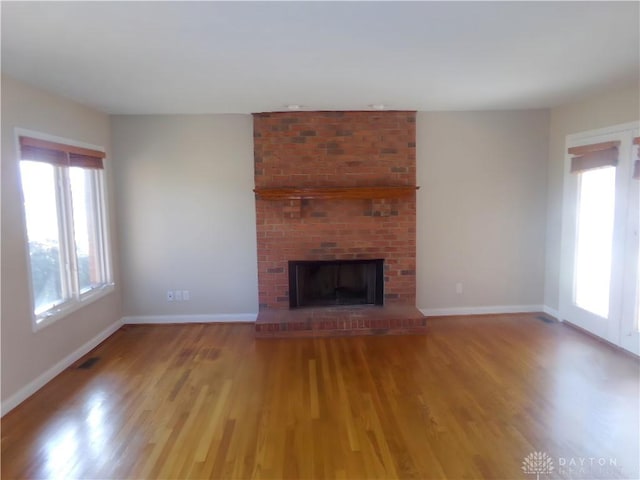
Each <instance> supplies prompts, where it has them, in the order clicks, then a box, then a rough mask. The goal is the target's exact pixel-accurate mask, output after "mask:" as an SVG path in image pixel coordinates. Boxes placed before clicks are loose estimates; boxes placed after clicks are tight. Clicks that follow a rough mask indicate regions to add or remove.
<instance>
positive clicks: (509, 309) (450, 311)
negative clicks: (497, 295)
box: [418, 305, 545, 317]
mask: <svg viewBox="0 0 640 480" xmlns="http://www.w3.org/2000/svg"><path fill="white" fill-rule="evenodd" d="M544 308H545V307H544V305H491V306H486V307H453V308H418V310H420V311H421V312H422V314H423V315H424V316H426V317H436V316H450V315H488V314H498V313H530V312H543V311H544Z"/></svg>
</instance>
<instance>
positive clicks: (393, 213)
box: [253, 112, 423, 334]
mask: <svg viewBox="0 0 640 480" xmlns="http://www.w3.org/2000/svg"><path fill="white" fill-rule="evenodd" d="M253 119H254V149H255V156H254V157H255V186H256V191H257V192H258V191H264V190H265V189H267V190H271V191H273V189H278V188H279V189H283V188H303V189H304V188H308V189H314V191H315V190H317V189H326V188H328V187H333V188H339V189H343V188H346V189H352V190H349V192H353V191H358V188H360V189H363V188H364V187H379V189H380V188H382V187H415V182H416V163H415V112H283V113H259V114H254V116H253ZM378 191H379V190H376V192H378ZM404 191H405V192H409V193H406V194H405V193H403V194H401V195H389V196H388V198H387V197H385V195H384V194H383V195H382V196H378V198H374V197H373V196H372V197H371V198H357V197H358V196H357V195H355V196H353V195H345V196H344V197H341V196H340V194H338V195H337V196H335V197H332V198H318V197H315V198H304V194H301V195H299V196H297V197H296V196H291V197H290V198H281V199H273V198H268V197H267V196H266V195H262V196H261V195H257V196H256V223H257V243H258V285H259V302H260V313H259V316H258V322H257V324H256V329H257V331H258V332H259V333H264V331H263V330H260V329H262V328H263V327H262V326H264V325H271V324H274V322H271V323H269V322H270V319H273V318H278V319H280V320H279V322H275V323H279V325H298V326H300V322H301V321H300V320H299V319H300V318H304V319H305V320H304V321H305V322H307V320H308V321H309V322H312V323H313V322H316V321H318V322H326V321H329V318H328V317H331V319H333V320H335V321H336V325H338V322H342V323H340V325H345V324H346V323H345V322H347V321H349V322H350V324H353V322H352V320H353V318H354V317H353V315H355V314H356V313H354V312H356V311H357V315H358V316H359V315H360V314H361V313H362V312H367V315H369V316H370V318H372V319H373V318H374V317H375V318H376V319H378V320H381V318H382V317H384V316H385V315H387V314H388V313H389V312H390V311H391V310H389V309H386V310H385V309H383V308H381V307H373V306H372V307H366V308H363V307H350V308H345V307H340V308H328V309H327V308H324V309H321V310H323V312H322V313H317V312H316V310H317V309H315V308H314V309H311V310H313V312H312V311H311V310H310V309H303V310H305V311H307V313H298V311H297V310H292V311H289V283H288V270H287V268H288V261H289V260H348V259H373V258H384V260H385V267H384V292H385V294H384V302H385V305H386V306H387V307H391V306H402V307H410V310H405V313H406V314H407V315H408V317H407V320H408V319H409V318H411V319H414V318H415V313H416V312H417V310H416V309H415V291H416V285H415V251H416V244H415V236H416V200H415V189H413V190H412V189H411V188H405V190H404ZM315 193H317V192H315ZM376 195H377V193H376ZM376 308H377V309H378V310H376ZM303 310H300V311H301V312H302V311H303ZM282 311H286V312H288V313H287V314H285V313H283V312H282ZM418 313H419V312H418ZM397 314H398V311H394V312H393V313H392V314H391V316H390V317H387V318H386V322H387V323H388V324H389V325H391V323H389V322H391V321H392V320H394V318H395V320H401V318H399V317H397ZM284 315H289V316H290V317H291V318H290V321H289V320H287V321H282V318H284V317H283V316H284ZM392 317H393V318H392ZM309 319H310V320H309ZM359 320H360V317H358V322H359ZM395 320H394V322H395V323H393V325H395V327H380V328H404V327H398V325H397V321H395ZM324 325H327V324H326V323H325V324H324ZM331 325H333V324H331ZM358 325H359V323H358ZM414 327H423V325H411V328H414ZM272 328H275V327H272ZM368 328H369V329H371V328H373V327H368ZM375 328H376V329H377V327H375ZM303 330H305V329H303ZM306 330H307V331H311V332H314V334H316V333H317V331H319V330H321V329H320V328H309V329H306ZM337 330H339V331H340V333H341V334H347V333H348V330H349V329H346V328H338V329H337ZM356 330H359V331H360V332H361V333H365V329H364V328H360V327H358V329H356ZM279 331H281V332H282V331H287V332H290V331H292V330H291V329H290V328H289V327H288V326H287V327H285V330H282V329H280V330H279Z"/></svg>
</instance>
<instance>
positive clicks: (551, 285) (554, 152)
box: [544, 85, 640, 310]
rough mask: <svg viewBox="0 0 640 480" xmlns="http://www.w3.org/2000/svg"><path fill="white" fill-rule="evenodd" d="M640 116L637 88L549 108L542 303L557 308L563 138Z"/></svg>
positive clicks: (563, 153)
mask: <svg viewBox="0 0 640 480" xmlns="http://www.w3.org/2000/svg"><path fill="white" fill-rule="evenodd" d="M638 119H640V88H639V87H638V85H634V86H632V87H629V88H625V89H619V90H614V91H610V92H607V93H604V94H601V95H598V96H595V97H592V98H588V99H585V100H583V101H581V102H578V103H574V104H570V105H565V106H561V107H557V108H554V109H552V110H551V119H550V124H549V132H550V135H549V160H548V167H547V172H548V173H547V185H548V187H547V191H548V196H547V236H546V251H547V255H546V262H545V289H544V302H545V305H547V306H548V307H550V308H551V309H554V310H557V309H558V295H559V286H560V241H561V236H562V188H563V181H564V171H563V168H564V158H565V151H564V149H565V139H566V136H567V135H569V134H572V133H579V132H584V131H587V130H594V129H597V128H603V127H609V126H612V125H617V124H621V123H627V122H633V121H636V120H638Z"/></svg>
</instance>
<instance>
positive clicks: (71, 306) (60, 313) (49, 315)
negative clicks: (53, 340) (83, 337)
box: [32, 283, 115, 332]
mask: <svg viewBox="0 0 640 480" xmlns="http://www.w3.org/2000/svg"><path fill="white" fill-rule="evenodd" d="M114 290H115V286H114V284H113V283H110V284H107V285H104V286H102V287H100V288H96V289H94V290H91V291H90V292H87V293H85V294H83V295H81V296H80V298H79V299H76V298H74V299H71V300H68V301H66V302H64V303H62V304H60V305H57V306H56V307H54V308H51V309H49V310H47V311H46V312H44V313H41V314H40V315H34V316H33V317H32V318H33V320H32V324H33V331H34V332H37V331H39V330H42V329H43V328H45V327H47V326H49V325H51V324H52V323H55V322H57V321H58V320H60V319H62V318H64V317H66V316H68V315H70V314H72V313H73V312H76V311H78V310H80V309H81V308H84V307H86V306H88V305H91V304H92V303H94V302H96V301H97V300H99V299H101V298H103V297H106V296H107V295H109V294H110V293H112V292H113V291H114Z"/></svg>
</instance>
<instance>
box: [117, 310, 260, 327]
mask: <svg viewBox="0 0 640 480" xmlns="http://www.w3.org/2000/svg"><path fill="white" fill-rule="evenodd" d="M257 317H258V314H257V313H218V314H212V315H134V316H130V317H123V318H122V323H124V324H125V325H135V324H162V323H232V322H239V323H246V322H255V321H256V318H257Z"/></svg>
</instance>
